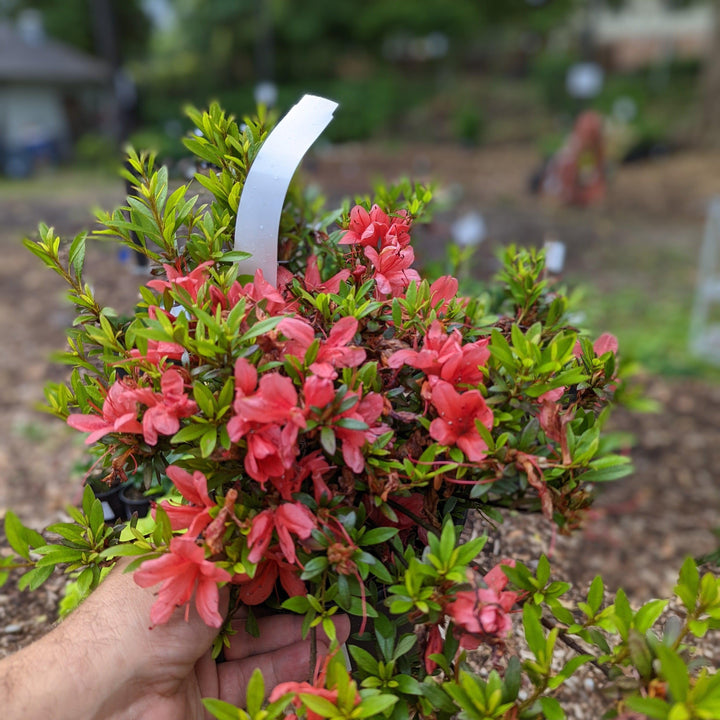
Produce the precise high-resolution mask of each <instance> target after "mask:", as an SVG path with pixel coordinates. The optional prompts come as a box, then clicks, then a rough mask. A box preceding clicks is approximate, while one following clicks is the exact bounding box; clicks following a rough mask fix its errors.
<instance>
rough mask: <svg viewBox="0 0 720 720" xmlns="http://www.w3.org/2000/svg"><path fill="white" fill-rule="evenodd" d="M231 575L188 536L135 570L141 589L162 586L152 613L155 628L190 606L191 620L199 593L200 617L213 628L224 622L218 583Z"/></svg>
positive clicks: (177, 540)
mask: <svg viewBox="0 0 720 720" xmlns="http://www.w3.org/2000/svg"><path fill="white" fill-rule="evenodd" d="M230 577H231V576H230V573H228V572H227V571H226V570H223V569H222V568H220V567H217V565H215V564H214V563H212V562H210V561H209V560H206V559H205V551H204V550H203V548H202V547H200V546H199V545H197V544H196V543H195V540H194V539H193V538H191V537H188V536H187V535H182V536H180V537H174V538H173V539H172V540H171V541H170V552H168V553H166V554H165V555H161V556H160V557H158V558H154V559H152V560H146V561H145V562H144V563H143V564H142V566H141V567H140V569H139V570H136V571H135V574H134V578H135V582H136V583H137V584H138V585H139V586H140V587H151V586H152V585H156V584H157V583H162V585H161V586H160V591H159V593H158V598H157V600H156V601H155V603H154V604H153V606H152V610H151V611H150V622H152V623H153V624H154V625H158V624H161V623H165V622H167V621H168V620H169V618H170V615H172V612H173V610H174V609H175V608H176V607H180V606H182V605H186V608H185V617H186V618H187V615H188V612H189V610H190V606H189V605H187V603H189V601H190V598H191V597H192V594H193V592H194V593H195V607H196V608H197V611H198V614H199V615H200V617H201V618H202V619H203V620H204V621H205V623H206V624H207V625H210V626H211V627H220V626H221V625H222V623H223V619H222V616H221V615H220V613H219V612H218V601H219V593H218V585H217V584H218V583H219V582H220V583H222V582H227V581H228V580H230Z"/></svg>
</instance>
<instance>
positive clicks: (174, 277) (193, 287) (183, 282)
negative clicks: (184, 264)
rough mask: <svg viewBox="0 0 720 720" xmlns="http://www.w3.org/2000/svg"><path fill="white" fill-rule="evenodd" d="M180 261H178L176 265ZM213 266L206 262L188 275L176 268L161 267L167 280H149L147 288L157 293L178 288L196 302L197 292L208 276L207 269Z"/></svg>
mask: <svg viewBox="0 0 720 720" xmlns="http://www.w3.org/2000/svg"><path fill="white" fill-rule="evenodd" d="M179 262H180V261H179V260H178V263H179ZM212 266H213V262H212V260H206V261H205V262H204V263H201V264H200V265H198V266H197V267H196V268H195V269H194V270H193V271H192V272H191V273H190V274H189V275H183V274H182V273H181V272H180V270H179V269H178V268H177V266H173V265H163V268H164V269H165V276H166V277H167V280H160V279H157V280H150V282H148V284H147V286H148V287H149V288H152V289H153V290H155V291H157V292H160V293H161V292H163V291H164V290H167V289H171V288H173V287H180V288H182V289H183V290H185V292H187V293H188V295H190V297H191V298H192V299H193V300H197V296H198V290H199V289H200V288H201V287H202V286H203V285H204V283H205V281H206V280H207V276H208V268H209V267H212Z"/></svg>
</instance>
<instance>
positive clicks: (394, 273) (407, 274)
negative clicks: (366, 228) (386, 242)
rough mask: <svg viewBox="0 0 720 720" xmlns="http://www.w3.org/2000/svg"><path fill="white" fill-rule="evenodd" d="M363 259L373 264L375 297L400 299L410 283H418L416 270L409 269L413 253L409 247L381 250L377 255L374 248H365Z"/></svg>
mask: <svg viewBox="0 0 720 720" xmlns="http://www.w3.org/2000/svg"><path fill="white" fill-rule="evenodd" d="M365 257H367V259H368V260H370V262H371V263H372V264H373V267H374V272H373V273H372V277H373V278H374V279H375V282H376V283H377V287H376V295H378V296H379V297H382V296H387V295H390V296H391V297H401V296H402V295H403V294H404V293H405V290H406V289H407V287H408V285H410V283H411V282H413V281H414V282H420V275H419V274H418V272H417V270H413V269H411V267H410V266H411V265H412V264H413V263H414V262H415V253H414V252H413V249H412V248H411V247H406V248H404V249H400V248H397V247H394V246H389V247H386V248H383V249H382V250H381V251H380V252H379V253H378V251H377V250H375V248H374V247H365Z"/></svg>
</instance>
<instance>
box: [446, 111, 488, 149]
mask: <svg viewBox="0 0 720 720" xmlns="http://www.w3.org/2000/svg"><path fill="white" fill-rule="evenodd" d="M452 123H453V134H454V136H455V139H456V140H459V141H460V142H461V143H464V144H466V145H479V144H480V143H481V142H482V141H483V138H484V135H485V130H486V119H485V116H484V115H483V113H482V111H481V110H480V108H479V107H478V106H477V105H475V104H471V103H467V102H466V103H463V104H462V105H461V106H460V107H458V108H457V109H456V110H455V112H454V114H453V119H452Z"/></svg>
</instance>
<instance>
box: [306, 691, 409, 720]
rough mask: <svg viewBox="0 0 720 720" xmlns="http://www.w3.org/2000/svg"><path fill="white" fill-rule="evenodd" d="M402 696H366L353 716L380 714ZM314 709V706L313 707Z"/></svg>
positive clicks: (361, 716)
mask: <svg viewBox="0 0 720 720" xmlns="http://www.w3.org/2000/svg"><path fill="white" fill-rule="evenodd" d="M399 699H400V698H398V697H396V696H395V695H371V696H370V697H364V698H363V699H362V700H361V702H360V705H359V706H358V707H357V708H356V709H355V710H354V711H353V717H358V718H366V717H372V716H373V715H380V714H382V713H383V712H385V710H387V709H388V708H390V707H392V706H393V705H394V704H395V703H396V702H397V701H398V700H399ZM311 709H312V708H311Z"/></svg>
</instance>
